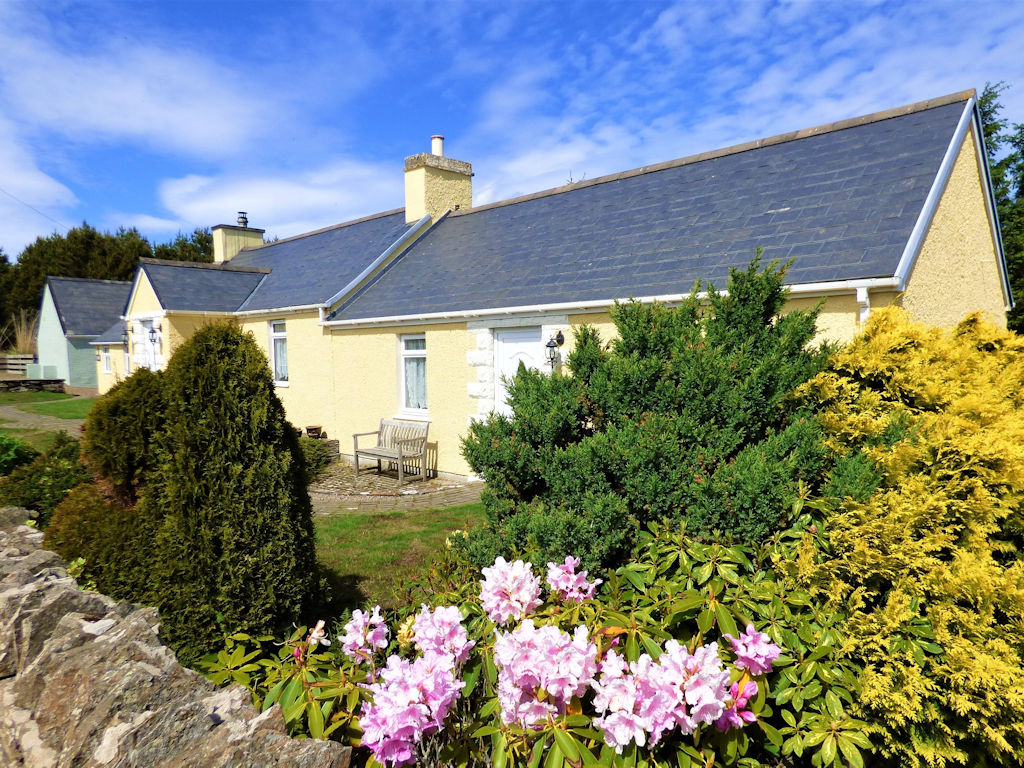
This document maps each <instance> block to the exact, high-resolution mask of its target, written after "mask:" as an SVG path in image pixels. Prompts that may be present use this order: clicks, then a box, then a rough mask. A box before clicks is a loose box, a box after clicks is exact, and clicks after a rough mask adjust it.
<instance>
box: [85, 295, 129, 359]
mask: <svg viewBox="0 0 1024 768" xmlns="http://www.w3.org/2000/svg"><path fill="white" fill-rule="evenodd" d="M129 285H131V283H129ZM124 328H125V325H124V320H118V321H117V322H116V323H114V324H113V325H112V326H110V327H109V328H107V330H105V331H104V332H103V333H101V334H100V335H99V336H97V337H96V338H95V339H93V340H92V341H90V342H89V343H90V344H93V345H96V346H110V345H116V346H120V345H121V343H122V342H121V334H122V333H124Z"/></svg>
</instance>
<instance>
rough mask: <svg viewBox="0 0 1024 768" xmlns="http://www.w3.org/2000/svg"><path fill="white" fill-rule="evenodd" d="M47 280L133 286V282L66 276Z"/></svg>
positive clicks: (48, 276) (51, 277)
mask: <svg viewBox="0 0 1024 768" xmlns="http://www.w3.org/2000/svg"><path fill="white" fill-rule="evenodd" d="M46 279H47V280H74V281H75V282H77V283H106V284H107V285H131V284H132V281H131V280H107V279H106V278H102V277H67V276H65V275H47V276H46Z"/></svg>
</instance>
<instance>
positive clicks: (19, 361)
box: [0, 355, 36, 376]
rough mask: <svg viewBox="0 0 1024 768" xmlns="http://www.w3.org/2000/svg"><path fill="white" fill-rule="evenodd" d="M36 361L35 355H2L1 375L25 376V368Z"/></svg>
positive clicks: (0, 359)
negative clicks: (14, 374)
mask: <svg viewBox="0 0 1024 768" xmlns="http://www.w3.org/2000/svg"><path fill="white" fill-rule="evenodd" d="M35 361H36V356H35V355H0V373H16V374H18V375H19V376H24V375H25V366H26V365H31V364H32V363H34V362H35Z"/></svg>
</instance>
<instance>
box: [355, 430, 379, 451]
mask: <svg viewBox="0 0 1024 768" xmlns="http://www.w3.org/2000/svg"><path fill="white" fill-rule="evenodd" d="M367 435H377V439H378V441H379V440H380V430H379V429H378V430H377V431H375V432H356V433H354V434H353V435H352V449H353V450H355V451H358V450H359V438H360V437H366V436H367Z"/></svg>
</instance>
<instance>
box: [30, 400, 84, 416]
mask: <svg viewBox="0 0 1024 768" xmlns="http://www.w3.org/2000/svg"><path fill="white" fill-rule="evenodd" d="M95 402H96V398H93V397H76V398H74V399H73V400H57V401H54V402H51V403H30V404H26V405H19V406H18V409H19V410H22V411H25V412H27V413H39V414H42V415H43V416H53V417H54V418H57V419H84V418H85V417H86V415H87V414H88V413H89V411H90V410H91V409H92V404H93V403H95Z"/></svg>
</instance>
